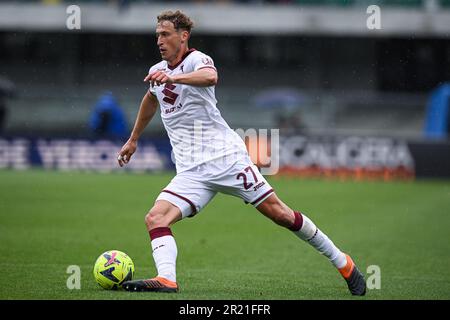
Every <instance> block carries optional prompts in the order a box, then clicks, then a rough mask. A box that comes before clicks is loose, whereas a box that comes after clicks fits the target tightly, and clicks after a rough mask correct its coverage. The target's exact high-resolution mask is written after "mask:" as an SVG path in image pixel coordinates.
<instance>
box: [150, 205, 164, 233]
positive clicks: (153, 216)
mask: <svg viewBox="0 0 450 320" xmlns="http://www.w3.org/2000/svg"><path fill="white" fill-rule="evenodd" d="M165 220H166V219H165V212H164V211H163V210H161V208H157V207H153V208H152V209H151V210H150V211H149V212H148V213H147V214H146V215H145V224H146V225H147V228H148V229H149V230H150V229H154V228H158V227H168V225H166V224H167V222H166V221H165Z"/></svg>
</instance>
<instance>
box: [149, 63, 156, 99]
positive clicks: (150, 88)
mask: <svg viewBox="0 0 450 320" xmlns="http://www.w3.org/2000/svg"><path fill="white" fill-rule="evenodd" d="M156 69H157V68H156V67H155V66H153V67H151V68H150V69H148V74H150V73H152V72H155V70H156ZM148 92H149V93H151V94H152V95H154V96H155V97H156V90H155V87H154V86H153V87H152V84H151V83H150V84H149V88H148Z"/></svg>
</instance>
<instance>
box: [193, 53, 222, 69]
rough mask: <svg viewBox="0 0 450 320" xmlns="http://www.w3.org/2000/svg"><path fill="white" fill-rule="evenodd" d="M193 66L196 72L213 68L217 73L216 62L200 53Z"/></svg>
mask: <svg viewBox="0 0 450 320" xmlns="http://www.w3.org/2000/svg"><path fill="white" fill-rule="evenodd" d="M192 64H193V67H194V71H197V70H200V69H203V68H211V69H214V70H216V71H217V69H216V67H215V66H214V61H213V59H211V57H210V56H208V55H206V54H203V53H200V54H196V55H195V56H194V59H193V60H192Z"/></svg>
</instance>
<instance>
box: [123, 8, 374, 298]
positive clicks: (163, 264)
mask: <svg viewBox="0 0 450 320" xmlns="http://www.w3.org/2000/svg"><path fill="white" fill-rule="evenodd" d="M157 20H158V22H157V27H156V37H157V45H158V48H159V51H160V53H161V57H162V61H161V62H159V63H157V64H155V65H154V66H152V67H151V68H150V70H149V72H148V75H147V76H146V77H145V79H144V81H148V82H150V88H149V90H148V92H146V94H145V95H144V97H143V99H142V102H141V105H140V109H139V112H138V115H137V118H136V121H135V124H134V128H133V130H132V132H131V135H130V138H129V139H128V141H127V142H126V143H125V144H124V146H123V147H122V149H121V150H120V152H119V154H118V162H119V165H120V166H121V167H122V166H123V165H125V164H127V163H128V162H129V161H130V159H131V157H132V155H133V154H134V153H135V151H136V148H137V141H138V138H139V137H140V135H141V134H142V132H143V131H144V128H145V127H146V126H147V124H148V123H149V122H150V120H151V119H152V118H153V116H154V114H155V112H156V110H157V108H158V105H159V108H160V110H161V118H162V121H163V123H164V127H165V129H166V131H167V134H168V136H169V139H170V143H171V145H172V149H173V153H174V156H175V165H176V171H177V174H176V176H175V177H174V178H173V179H172V181H171V182H170V183H169V184H168V185H167V187H166V188H165V189H164V190H162V192H161V193H160V194H159V196H158V197H157V199H156V201H155V203H154V205H153V207H152V208H151V209H150V211H149V212H148V214H147V215H146V216H145V223H146V225H147V229H148V232H149V234H150V239H151V247H152V251H153V258H154V261H155V264H156V269H157V271H158V275H157V276H156V277H154V278H151V279H145V280H132V281H127V282H124V283H123V285H122V287H123V288H124V289H125V290H128V291H155V292H178V290H179V287H178V283H177V280H176V271H175V270H176V258H177V245H176V243H175V238H174V236H173V234H172V231H171V229H170V226H171V225H173V224H174V223H176V222H177V221H180V220H181V219H183V218H186V217H193V216H194V215H195V214H197V213H198V212H199V211H200V210H202V208H204V207H205V206H206V205H207V204H208V202H209V201H211V199H212V198H213V197H214V196H215V195H216V193H217V192H222V193H226V194H230V195H234V196H237V197H240V198H242V199H243V200H244V201H245V202H246V203H250V204H252V205H253V206H254V207H255V208H256V209H257V210H258V211H259V212H261V213H262V214H263V215H265V216H266V217H268V218H269V219H271V220H272V221H274V222H275V223H276V224H278V225H280V226H282V227H285V228H287V229H288V230H290V231H291V232H293V233H294V234H295V235H296V236H297V237H298V238H300V239H302V240H304V241H306V242H307V243H309V244H310V245H311V246H312V247H314V248H315V249H316V250H317V251H319V252H320V253H321V254H323V255H324V256H325V257H327V258H328V259H329V260H330V262H331V263H332V264H333V265H334V266H335V267H336V268H337V270H338V271H339V272H340V274H341V275H342V277H343V278H344V279H345V281H346V282H347V285H348V288H349V290H350V292H351V293H352V294H353V295H364V294H365V291H366V284H365V280H364V276H363V275H362V273H361V272H360V271H359V270H358V268H357V267H356V265H355V263H354V262H353V261H352V259H351V258H350V256H349V255H347V254H345V253H343V252H342V251H341V250H339V249H338V248H337V247H336V246H335V245H334V243H333V242H332V241H331V240H330V239H329V238H328V237H327V236H326V235H325V234H324V233H323V232H322V231H321V230H320V229H319V228H317V227H316V225H315V224H314V222H312V221H311V220H310V219H309V218H308V217H307V216H306V215H304V214H303V213H300V212H299V211H296V210H293V209H291V208H290V207H289V206H287V205H286V204H285V203H283V202H282V201H281V200H280V199H279V198H278V197H277V195H276V194H275V192H274V190H273V189H272V188H271V186H270V185H269V183H268V182H267V181H266V179H265V178H264V177H263V176H262V175H261V173H260V172H259V171H258V168H257V167H256V166H255V165H254V164H253V163H252V162H251V160H250V157H249V156H248V153H247V150H246V147H245V144H244V142H243V140H242V139H241V138H240V137H239V135H238V134H237V133H236V132H234V131H233V130H232V129H231V128H230V127H229V126H228V124H227V123H226V122H225V120H224V119H223V118H222V116H221V114H220V112H219V110H218V109H217V107H216V102H217V101H216V98H215V93H214V87H215V85H216V84H217V80H218V75H217V70H216V67H215V66H214V62H213V60H212V59H211V57H209V56H208V55H206V54H204V53H202V52H200V51H198V50H195V49H189V46H188V41H189V38H190V36H191V29H192V27H193V23H192V21H191V20H190V18H189V17H187V16H186V15H185V14H183V13H182V12H180V11H176V12H172V11H167V12H163V13H161V14H160V15H159V16H158V18H157Z"/></svg>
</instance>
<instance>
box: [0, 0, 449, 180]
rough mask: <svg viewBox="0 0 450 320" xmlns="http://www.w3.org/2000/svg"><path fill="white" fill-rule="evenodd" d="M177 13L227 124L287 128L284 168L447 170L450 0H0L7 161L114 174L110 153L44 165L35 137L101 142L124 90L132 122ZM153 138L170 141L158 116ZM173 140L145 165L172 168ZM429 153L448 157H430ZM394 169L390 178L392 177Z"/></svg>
mask: <svg viewBox="0 0 450 320" xmlns="http://www.w3.org/2000/svg"><path fill="white" fill-rule="evenodd" d="M70 4H77V5H79V6H80V9H81V29H80V30H69V29H68V28H67V27H66V20H67V19H68V17H69V13H68V12H66V9H67V7H68V6H69V5H70ZM373 4H375V5H378V6H379V7H380V8H381V29H380V30H377V29H375V30H370V29H369V28H368V27H367V19H368V18H369V16H370V14H369V13H368V12H367V11H366V10H367V8H368V6H369V5H373ZM168 8H169V9H170V8H180V9H182V10H184V11H185V12H187V13H188V14H190V15H191V16H192V18H193V20H194V21H195V23H196V27H195V29H194V35H193V37H192V40H191V47H194V48H197V49H199V50H202V51H205V52H207V53H208V54H210V55H211V56H212V57H213V58H214V59H215V63H216V65H217V66H218V68H219V71H220V84H219V85H218V87H217V97H218V101H219V108H220V110H221V112H222V113H223V115H224V117H225V118H226V119H227V121H228V122H229V123H230V125H231V126H232V127H233V128H243V129H246V128H266V129H270V128H280V129H281V135H282V141H284V142H282V147H283V146H285V145H286V148H290V149H292V151H293V152H292V153H290V154H287V153H286V152H285V153H283V154H282V159H281V161H282V165H283V168H284V169H288V170H290V171H291V172H292V169H294V170H293V171H295V172H297V173H300V174H305V173H306V174H313V175H317V174H318V175H323V174H329V172H331V171H333V170H337V169H339V168H340V169H339V172H340V173H339V174H341V175H342V173H343V172H344V176H345V175H346V173H345V172H346V171H345V170H347V169H350V170H351V171H354V169H355V167H358V168H359V169H361V168H362V169H363V170H366V169H367V170H369V171H371V172H372V173H373V172H374V170H375V169H376V170H375V171H377V172H378V173H374V174H372V175H374V176H381V177H384V178H386V177H388V178H389V177H391V176H398V177H411V176H416V175H417V176H435V177H439V176H450V169H449V166H448V163H449V161H450V156H449V147H448V142H447V137H448V132H449V114H450V113H449V112H448V104H449V103H448V101H449V93H448V92H449V87H448V86H449V83H448V82H447V81H450V40H449V33H450V1H447V0H404V1H400V0H317V1H316V0H292V1H289V0H280V1H263V0H261V1H257V0H255V1H251V0H248V1H144V0H139V1H138V0H136V1H127V0H117V1H101V0H98V1H88V0H86V1H75V2H73V1H59V0H45V1H2V2H1V3H0V59H1V62H2V63H1V66H2V67H1V70H0V72H1V73H0V75H1V77H2V80H1V82H0V86H1V88H3V89H2V98H1V99H2V116H1V117H2V135H3V137H5V138H8V139H3V140H1V143H0V149H1V150H0V166H1V167H15V168H23V167H29V166H31V165H36V166H40V165H44V166H46V167H57V168H64V167H70V164H67V163H68V162H70V161H72V162H74V161H75V162H77V163H78V164H79V165H75V164H73V165H72V168H81V169H83V168H88V167H90V168H91V169H96V168H97V169H98V168H103V169H104V170H114V169H115V167H114V166H113V159H112V158H109V156H108V155H106V154H101V152H100V153H99V154H98V157H99V160H98V161H97V162H96V164H95V163H90V164H89V163H84V164H80V163H81V162H80V161H82V160H80V159H78V160H76V159H69V158H70V157H71V156H70V155H68V157H69V158H67V157H66V158H65V159H62V160H61V161H62V163H63V164H61V163H59V162H61V161H59V162H58V160H57V159H56V158H55V157H56V156H55V157H53V158H54V159H53V161H54V162H53V163H52V162H51V161H52V160H48V161H47V162H45V160H44V159H43V158H44V157H45V156H44V155H43V151H42V148H39V142H42V141H41V140H39V141H35V139H36V138H37V137H39V138H47V139H57V138H67V139H74V138H78V139H84V138H87V139H91V138H95V137H98V134H97V135H94V134H93V128H92V127H90V126H89V118H90V117H91V116H92V113H93V112H94V111H93V110H94V106H95V104H96V102H97V101H98V99H99V97H100V95H101V94H102V93H104V92H105V91H110V92H112V94H113V95H114V96H115V97H116V98H117V99H118V103H119V105H120V108H121V109H122V110H123V111H124V113H125V118H126V122H127V130H130V128H131V126H132V124H133V121H134V117H135V115H136V111H137V108H138V105H139V102H140V99H141V97H142V95H143V93H144V92H145V90H146V86H145V84H143V83H142V79H143V77H144V75H145V74H146V73H147V71H148V68H149V66H151V65H152V64H154V63H155V62H156V61H159V56H158V51H157V50H156V49H157V48H156V45H155V38H154V35H153V33H154V28H155V17H156V15H157V14H158V13H159V12H161V11H163V10H165V9H168ZM433 94H434V95H433ZM99 130H101V129H99ZM97 133H98V132H97ZM116 133H117V132H116ZM117 134H119V133H117ZM121 135H123V134H119V137H121ZM298 135H301V136H302V137H308V138H303V139H300V138H298V137H299V136H298ZM19 136H20V137H22V138H26V139H30V138H31V140H26V139H25V140H16V139H14V138H17V137H19ZM145 136H146V138H149V139H150V140H151V139H155V137H161V136H162V137H164V136H165V134H164V132H163V127H162V123H161V120H160V119H159V117H156V118H155V119H154V120H153V122H152V124H151V125H150V126H149V128H148V130H147V131H146V133H145ZM286 136H291V139H290V140H289V141H286V140H283V137H286ZM292 136H294V137H293V138H292ZM349 137H350V138H351V139H350V140H348V138H349ZM114 138H117V135H116V136H114ZM385 138H388V139H385ZM163 140H164V139H163ZM163 140H162V141H160V143H159V142H155V140H153V143H150V144H149V149H148V150H150V151H149V152H153V151H154V152H156V153H159V154H160V155H161V160H160V161H156V162H155V161H152V160H151V158H152V157H151V156H150V155H149V156H148V157H147V158H146V159H147V160H142V163H140V165H138V166H137V167H136V168H135V169H149V170H153V169H164V168H168V167H170V168H173V166H172V165H173V164H171V161H170V160H168V157H169V158H170V150H169V151H168V150H167V141H163ZM24 141H25V142H24ZM158 141H159V140H158ZM58 142H61V141H60V140H46V143H44V142H42V143H41V144H43V145H44V147H54V146H56V145H58V146H59V149H58V150H59V152H60V153H64V152H65V153H67V154H69V153H70V154H72V153H74V152H72V144H73V143H72V142H67V141H66V142H65V144H64V143H59V144H58ZM158 143H159V144H158ZM284 143H285V144H284ZM68 145H70V146H68ZM84 145H85V146H86V144H84ZM90 145H91V146H92V143H91V144H90ZM152 145H153V147H155V146H156V145H157V148H156V149H152ZM64 146H66V147H64ZM95 146H96V145H95ZM88 147H89V145H88V146H87V147H86V148H88ZM102 147H103V149H105V150H106V149H108V148H107V146H105V144H104V143H103V144H102ZM64 148H66V149H64ZM283 148H284V147H283ZM399 148H400V150H399ZM404 148H406V149H407V150H406V151H404ZM95 149H96V150H97V149H98V148H95ZM48 150H50V151H48V152H52V151H51V150H53V149H51V148H50V149H48ZM64 150H65V151H64ZM77 150H79V149H77ZM152 150H153V151H152ZM339 150H341V151H339ZM342 150H344V151H342ZM430 151H432V152H434V154H436V155H439V156H437V157H433V158H430V157H429V154H430V153H429V152H430ZM23 152H26V153H25V155H24V154H23ZM86 152H89V151H86ZM405 152H406V153H407V154H406V156H405V155H404V154H403V153H405ZM397 153H398V154H399V156H398V157H395V156H391V157H389V154H391V155H392V154H393V155H395V154H397ZM152 154H153V155H154V153H152ZM12 155H15V156H14V157H13V156H12ZM20 155H22V156H20ZM49 157H50V156H49ZM392 158H395V159H392ZM439 160H441V161H439ZM64 161H65V162H64ZM433 161H434V162H433ZM57 162H58V163H59V164H58V163H57ZM64 163H66V165H65V164H64ZM388 167H390V169H392V168H394V169H395V170H394V173H392V172H390V171H389V172H388V173H387V174H386V169H389V168H388ZM311 168H313V170H312V173H311V170H309V169H311ZM380 168H381V169H380ZM398 168H400V171H399V170H397V169H398ZM341 169H344V171H343V170H341ZM390 169H389V170H390ZM305 170H306V171H305ZM317 170H319V171H317ZM324 170H325V171H326V172H325V171H324ZM327 170H328V171H327ZM330 170H331V171H330ZM324 172H325V173H324ZM327 172H328V173H327ZM364 175H365V174H363V176H364ZM369 175H370V174H369Z"/></svg>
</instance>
